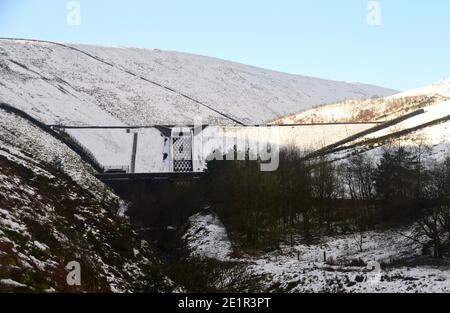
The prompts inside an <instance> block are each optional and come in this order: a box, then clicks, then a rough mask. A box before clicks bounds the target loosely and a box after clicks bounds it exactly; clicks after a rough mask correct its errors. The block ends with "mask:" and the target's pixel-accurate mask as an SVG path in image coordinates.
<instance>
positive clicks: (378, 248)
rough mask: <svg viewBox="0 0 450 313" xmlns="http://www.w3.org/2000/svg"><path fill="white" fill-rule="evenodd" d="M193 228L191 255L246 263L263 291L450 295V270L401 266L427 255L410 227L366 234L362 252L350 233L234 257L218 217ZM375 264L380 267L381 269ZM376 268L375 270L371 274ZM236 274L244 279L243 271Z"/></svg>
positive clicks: (203, 217)
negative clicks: (315, 241) (412, 237)
mask: <svg viewBox="0 0 450 313" xmlns="http://www.w3.org/2000/svg"><path fill="white" fill-rule="evenodd" d="M189 225H190V226H189V228H188V229H187V231H186V235H185V240H186V241H187V246H188V247H189V248H190V251H191V255H193V256H198V255H200V256H203V257H209V258H214V259H217V260H219V261H224V262H227V261H232V262H236V263H237V264H240V267H244V270H243V271H244V273H245V277H247V278H248V277H250V278H252V279H256V280H259V283H260V287H259V288H260V291H275V292H293V293H295V292H302V293H304V292H362V293H364V292H385V293H390V292H402V293H403V292H450V267H449V266H441V267H434V266H411V267H408V266H403V265H402V266H396V265H395V264H396V263H395V262H396V261H398V260H402V259H408V258H414V257H417V256H420V254H421V249H420V247H419V246H418V245H417V244H416V243H414V242H412V241H411V240H409V239H408V238H406V237H405V235H406V236H407V235H408V234H409V232H410V229H409V228H403V229H398V230H388V231H383V232H376V231H371V232H366V233H364V239H363V245H362V247H363V250H362V251H360V249H359V245H358V243H357V241H358V240H357V239H358V238H357V236H358V235H353V234H350V235H345V236H334V237H327V238H324V239H323V240H322V241H321V243H319V244H315V245H305V244H301V243H300V242H298V243H296V244H294V245H293V246H291V245H289V246H282V247H281V248H280V250H279V251H276V252H273V253H266V254H262V255H259V256H242V257H239V258H230V257H229V256H230V251H231V249H230V247H231V243H230V242H227V236H226V230H225V228H224V226H223V224H222V223H221V222H220V220H218V219H217V217H216V215H214V214H213V213H211V214H205V213H204V214H197V215H195V216H193V217H191V219H190V223H189ZM324 252H325V253H326V259H327V262H324ZM223 256H226V257H225V258H224V257H223ZM373 262H378V264H380V268H379V270H378V268H377V267H376V266H377V265H376V263H373ZM371 263H372V265H373V266H374V267H371V268H370V269H369V268H368V267H367V265H369V264H371ZM236 275H242V270H241V269H240V270H239V271H238V270H237V271H236ZM229 281H233V279H231V278H230V279H229ZM223 283H224V284H225V286H226V282H223Z"/></svg>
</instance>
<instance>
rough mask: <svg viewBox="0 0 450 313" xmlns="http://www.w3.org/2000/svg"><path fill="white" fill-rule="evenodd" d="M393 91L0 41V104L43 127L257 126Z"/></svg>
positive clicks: (111, 51) (154, 54)
mask: <svg viewBox="0 0 450 313" xmlns="http://www.w3.org/2000/svg"><path fill="white" fill-rule="evenodd" d="M394 93H395V91H393V90H389V89H384V88H380V87H375V86H369V85H362V84H350V83H344V82H335V81H328V80H322V79H317V78H311V77H304V76H298V75H290V74H284V73H279V72H274V71H269V70H264V69H259V68H255V67H251V66H246V65H242V64H237V63H232V62H228V61H222V60H218V59H214V58H209V57H203V56H197V55H190V54H185V53H178V52H169V51H160V50H148V49H133V48H119V47H96V46H87V45H65V44H55V43H48V42H39V41H29V40H10V39H0V100H1V101H3V102H6V103H9V104H10V105H12V106H14V107H17V108H20V109H22V110H24V111H26V112H27V113H29V114H31V115H33V116H34V117H36V118H38V119H40V120H41V121H43V122H45V123H50V124H55V123H64V124H77V125H122V124H127V125H143V124H145V125H149V124H164V125H172V124H178V125H180V124H192V122H193V118H194V117H197V116H201V117H202V118H203V121H204V122H205V123H210V124H222V125H230V124H236V123H237V122H243V123H245V124H255V123H256V124H257V123H263V122H265V121H267V120H272V119H275V118H277V117H281V116H285V115H287V114H290V113H293V112H299V111H301V110H304V109H308V108H310V107H312V106H313V105H317V104H320V103H330V102H336V101H342V100H346V99H361V98H370V97H373V96H387V95H392V94H394Z"/></svg>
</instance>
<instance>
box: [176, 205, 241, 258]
mask: <svg viewBox="0 0 450 313" xmlns="http://www.w3.org/2000/svg"><path fill="white" fill-rule="evenodd" d="M182 239H183V240H184V241H185V242H186V245H187V248H188V249H189V250H190V251H191V253H192V255H193V256H196V257H200V258H213V259H217V260H221V261H225V260H229V259H230V256H231V254H232V253H233V249H232V247H231V243H230V241H229V239H228V235H227V232H226V230H225V227H224V226H223V224H222V223H221V222H220V220H219V218H218V217H217V215H215V214H214V213H212V212H209V211H204V212H202V213H198V214H196V215H193V216H191V217H190V218H189V227H188V228H187V231H186V232H185V234H184V235H183V238H182Z"/></svg>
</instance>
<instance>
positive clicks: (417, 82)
mask: <svg viewBox="0 0 450 313" xmlns="http://www.w3.org/2000/svg"><path fill="white" fill-rule="evenodd" d="M68 2H69V1H68V0H0V37H24V38H34V39H46V40H57V41H65V42H77V43H90V44H102V45H125V46H134V47H145V48H159V49H169V50H176V51H185V52H192V53H196V54H202V55H208V56H213V57H218V58H222V59H227V60H232V61H237V62H241V63H245V64H251V65H256V66H260V67H264V68H269V69H274V70H279V71H283V72H289V73H294V74H302V75H310V76H316V77H321V78H329V79H336V80H344V81H359V82H365V83H371V84H377V85H381V86H386V87H391V88H395V89H400V90H404V89H409V88H413V87H419V86H423V85H428V84H431V83H433V82H435V81H437V80H440V79H443V78H446V77H450V35H449V33H450V1H448V0H432V1H426V0H380V1H379V3H380V4H381V18H382V19H381V26H378V27H373V26H369V25H368V24H367V22H366V18H367V14H368V13H369V11H368V10H367V4H368V2H369V1H368V0H290V1H289V0H272V1H267V0H159V1H153V0H128V1H119V0H80V1H79V3H80V5H81V25H80V26H78V27H74V26H69V25H67V23H66V17H67V14H68V11H67V10H66V5H67V3H68Z"/></svg>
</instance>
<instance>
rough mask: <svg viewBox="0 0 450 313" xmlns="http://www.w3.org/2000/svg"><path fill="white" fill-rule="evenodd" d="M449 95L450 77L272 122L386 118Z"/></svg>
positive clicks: (326, 121) (436, 101) (421, 106)
mask: <svg viewBox="0 0 450 313" xmlns="http://www.w3.org/2000/svg"><path fill="white" fill-rule="evenodd" d="M448 99H450V78H449V79H447V80H443V81H439V82H437V83H435V84H433V85H431V86H427V87H424V88H418V89H414V90H409V91H405V92H402V93H399V94H395V95H393V96H388V97H384V98H376V99H368V100H362V101H358V100H350V101H344V102H339V103H335V104H328V105H321V106H318V107H315V108H313V109H309V110H306V111H304V112H301V113H297V114H294V115H290V116H287V117H283V118H281V119H277V120H274V121H273V122H272V123H273V124H294V123H334V122H344V123H345V122H368V121H385V120H390V119H393V118H395V117H399V116H401V115H404V114H406V113H409V112H411V111H414V110H417V109H420V108H426V107H427V106H429V105H431V104H434V103H438V102H442V101H445V100H448Z"/></svg>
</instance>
